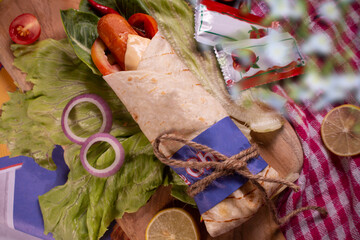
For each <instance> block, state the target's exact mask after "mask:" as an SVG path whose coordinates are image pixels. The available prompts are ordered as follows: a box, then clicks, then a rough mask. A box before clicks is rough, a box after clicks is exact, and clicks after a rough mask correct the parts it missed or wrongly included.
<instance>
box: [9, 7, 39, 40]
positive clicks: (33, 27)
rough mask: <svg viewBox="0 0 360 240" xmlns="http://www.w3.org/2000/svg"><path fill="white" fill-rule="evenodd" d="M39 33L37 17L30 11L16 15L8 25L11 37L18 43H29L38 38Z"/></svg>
mask: <svg viewBox="0 0 360 240" xmlns="http://www.w3.org/2000/svg"><path fill="white" fill-rule="evenodd" d="M40 33H41V27H40V23H39V21H38V20H37V18H36V17H35V16H34V15H32V14H30V13H24V14H21V15H19V16H17V17H16V18H15V19H14V20H13V21H12V22H11V24H10V27H9V34H10V37H11V39H12V40H13V41H14V42H15V43H18V44H24V45H26V44H31V43H33V42H35V41H36V40H37V39H38V38H39V36H40Z"/></svg>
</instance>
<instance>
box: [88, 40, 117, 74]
mask: <svg viewBox="0 0 360 240" xmlns="http://www.w3.org/2000/svg"><path fill="white" fill-rule="evenodd" d="M105 51H106V46H105V43H104V42H103V41H102V40H101V39H100V38H97V39H96V40H95V42H94V43H93V45H92V47H91V58H92V60H93V62H94V64H95V66H96V67H97V69H99V71H100V72H101V74H102V75H108V74H111V73H115V72H119V71H121V68H120V66H119V65H118V64H116V63H115V64H112V62H113V61H112V60H111V58H110V57H108V56H107V55H106V52H105ZM110 62H111V63H110Z"/></svg>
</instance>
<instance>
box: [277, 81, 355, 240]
mask: <svg viewBox="0 0 360 240" xmlns="http://www.w3.org/2000/svg"><path fill="white" fill-rule="evenodd" d="M274 90H275V92H277V93H279V94H280V95H282V96H283V97H286V93H285V92H284V91H283V89H282V88H281V87H278V86H276V87H275V88H274ZM351 102H352V101H351ZM354 102H355V101H354ZM331 108H332V106H328V107H326V108H324V109H323V111H321V112H315V113H314V112H313V111H312V110H311V103H310V102H308V103H304V104H303V105H302V106H301V107H300V106H298V105H297V104H296V103H294V101H293V100H291V99H289V98H288V102H287V104H286V110H287V113H288V119H289V121H290V122H291V123H292V125H293V127H294V128H295V130H296V132H297V133H298V135H299V138H300V140H301V142H302V146H303V151H304V165H303V169H302V171H301V173H300V177H299V179H298V181H297V184H298V185H299V186H300V191H299V192H293V191H287V192H286V193H285V195H283V196H282V197H281V198H280V200H279V202H278V211H279V215H280V216H285V215H286V214H288V213H290V212H291V211H293V210H295V209H296V208H299V207H305V206H308V205H315V206H320V207H325V208H326V210H327V211H328V216H327V217H325V218H323V217H321V216H320V214H319V213H318V212H316V211H305V212H302V213H300V214H299V215H297V216H295V217H293V218H292V219H291V220H290V221H289V222H288V223H287V224H286V225H284V226H283V227H282V231H283V233H284V235H285V237H286V238H287V239H360V156H357V157H353V158H350V157H337V156H336V155H333V154H331V153H330V152H329V151H328V150H327V149H326V148H325V147H324V145H323V143H322V140H321V136H320V127H321V122H322V120H323V117H324V115H325V114H326V113H327V112H328V111H329V110H330V109H331Z"/></svg>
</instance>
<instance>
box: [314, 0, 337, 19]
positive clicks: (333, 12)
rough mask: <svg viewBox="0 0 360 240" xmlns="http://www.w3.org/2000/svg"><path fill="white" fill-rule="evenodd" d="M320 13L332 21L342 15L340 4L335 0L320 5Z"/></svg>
mask: <svg viewBox="0 0 360 240" xmlns="http://www.w3.org/2000/svg"><path fill="white" fill-rule="evenodd" d="M318 13H319V15H320V16H321V17H324V18H326V19H328V20H331V21H337V20H339V19H340V17H341V13H340V10H339V6H337V4H336V3H335V2H334V1H328V2H325V3H323V4H321V5H320V7H319V10H318Z"/></svg>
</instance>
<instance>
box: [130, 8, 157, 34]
mask: <svg viewBox="0 0 360 240" xmlns="http://www.w3.org/2000/svg"><path fill="white" fill-rule="evenodd" d="M128 22H129V23H130V25H131V26H132V27H133V28H134V29H135V31H136V32H137V33H138V34H139V35H140V36H142V37H146V38H150V39H151V38H153V37H154V35H155V34H156V33H157V31H158V25H157V22H156V21H155V19H154V18H153V17H152V16H150V15H147V14H144V13H135V14H134V15H132V16H131V17H130V18H129V19H128Z"/></svg>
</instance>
